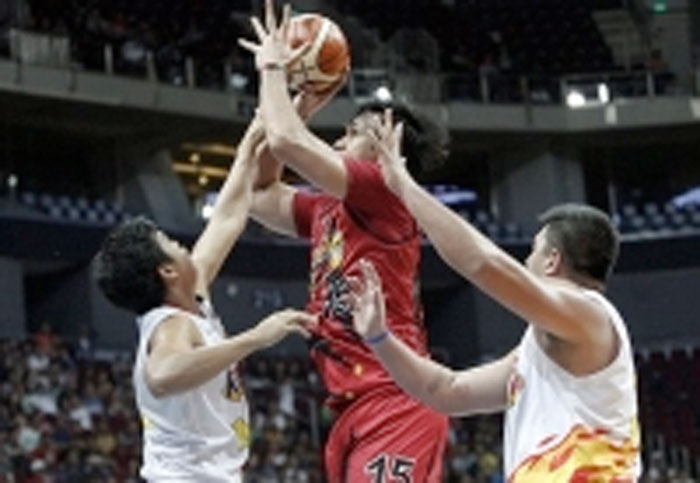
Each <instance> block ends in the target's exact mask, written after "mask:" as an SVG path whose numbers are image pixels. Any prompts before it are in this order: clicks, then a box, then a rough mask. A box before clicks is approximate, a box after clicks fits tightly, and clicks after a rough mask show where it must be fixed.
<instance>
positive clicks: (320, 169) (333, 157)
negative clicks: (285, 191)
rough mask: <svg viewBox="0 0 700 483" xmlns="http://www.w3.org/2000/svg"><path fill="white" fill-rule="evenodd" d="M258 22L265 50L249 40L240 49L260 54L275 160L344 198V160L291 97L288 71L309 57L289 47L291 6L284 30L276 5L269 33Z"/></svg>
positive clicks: (263, 104) (268, 12)
mask: <svg viewBox="0 0 700 483" xmlns="http://www.w3.org/2000/svg"><path fill="white" fill-rule="evenodd" d="M252 22H253V28H254V29H255V31H256V33H257V36H258V40H259V41H260V44H254V43H252V42H250V41H247V40H241V41H240V43H241V45H242V46H243V47H244V48H246V49H248V50H250V51H251V52H253V53H255V63H256V67H257V69H258V71H259V72H260V110H261V112H262V115H263V117H264V119H265V132H266V138H267V142H268V143H269V145H270V149H271V151H272V154H273V155H274V156H275V157H276V158H277V159H279V160H280V161H282V162H283V163H285V164H286V165H287V166H289V167H291V168H292V169H294V170H295V171H296V172H297V173H298V174H299V175H301V176H302V177H304V178H305V179H306V180H307V181H309V182H310V183H312V184H313V185H315V186H317V187H319V188H320V189H322V190H324V191H326V192H327V193H329V194H331V195H333V196H336V197H338V198H343V197H344V196H345V192H346V189H347V172H346V170H345V165H344V163H343V161H342V158H341V156H340V155H339V153H338V152H336V151H335V150H334V149H333V148H332V147H331V146H329V145H328V144H327V143H326V142H325V141H323V140H322V139H320V138H318V137H317V136H315V135H314V134H313V133H312V132H311V131H310V130H309V129H308V128H307V126H306V125H305V124H304V121H303V119H302V118H301V117H300V116H299V114H298V113H297V111H296V110H295V108H294V104H293V102H292V99H291V98H290V95H289V88H288V85H287V76H286V73H285V66H286V65H287V64H288V63H290V62H291V61H292V60H293V59H294V58H295V56H298V55H300V54H301V53H303V50H301V49H298V50H297V51H295V52H290V51H289V49H288V47H287V45H286V42H285V38H286V30H287V28H288V25H289V6H288V5H286V6H285V8H284V14H283V18H282V22H281V23H280V24H279V26H278V25H277V20H276V18H275V13H274V7H273V2H272V0H266V2H265V27H263V26H262V24H261V22H260V21H259V20H258V19H257V18H253V21H252ZM341 86H342V83H339V84H338V85H337V86H335V88H334V89H332V90H331V91H330V92H329V93H327V94H325V96H326V100H328V99H329V98H330V97H331V96H333V95H334V94H335V93H336V92H337V91H338V90H339V88H340V87H341Z"/></svg>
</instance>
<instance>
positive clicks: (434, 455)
mask: <svg viewBox="0 0 700 483" xmlns="http://www.w3.org/2000/svg"><path fill="white" fill-rule="evenodd" d="M447 426H448V423H447V417H446V416H445V415H443V414H440V413H438V412H436V411H434V410H433V409H430V408H429V407H427V406H425V405H423V404H421V403H419V402H418V401H416V400H415V399H412V398H411V397H409V396H408V395H406V394H405V393H404V392H402V391H401V390H400V389H397V388H387V389H380V390H377V391H376V392H372V393H371V394H368V395H365V396H363V397H362V398H361V399H359V400H358V401H356V402H355V403H353V404H352V405H351V406H350V407H348V408H347V409H346V410H345V411H343V413H342V414H341V415H340V417H339V418H338V419H337V420H336V421H335V424H334V425H333V428H332V429H331V432H330V434H329V436H328V441H327V442H326V449H325V467H326V476H327V478H328V482H329V483H365V482H367V483H440V482H441V481H442V480H441V478H442V459H443V453H444V451H445V446H446V444H447Z"/></svg>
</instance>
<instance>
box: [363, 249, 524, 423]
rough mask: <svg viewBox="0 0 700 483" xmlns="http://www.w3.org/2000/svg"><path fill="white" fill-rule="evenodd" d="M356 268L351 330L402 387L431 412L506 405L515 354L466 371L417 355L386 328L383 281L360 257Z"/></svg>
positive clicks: (492, 409) (483, 409)
mask: <svg viewBox="0 0 700 483" xmlns="http://www.w3.org/2000/svg"><path fill="white" fill-rule="evenodd" d="M360 268H361V273H362V277H361V279H359V280H356V281H354V283H353V285H354V289H353V295H352V297H353V301H352V306H353V308H354V313H353V315H354V317H353V321H354V324H355V329H356V330H357V332H358V333H359V334H360V335H361V336H362V337H363V338H364V340H365V341H366V342H365V343H366V344H367V345H369V346H370V347H371V348H372V350H373V351H374V353H375V354H376V355H377V357H379V359H380V360H381V361H382V364H383V365H384V367H385V368H386V369H387V371H388V372H389V374H390V375H391V377H393V378H394V380H395V381H396V382H397V383H398V384H399V386H401V388H402V389H403V390H404V391H406V392H407V393H409V394H410V395H411V396H413V397H415V398H416V399H418V400H420V401H421V402H423V403H424V404H427V405H429V406H431V407H432V408H434V409H435V410H437V411H440V412H442V413H445V414H450V415H454V416H466V415H470V414H476V413H488V412H496V411H500V410H502V409H504V408H505V406H506V400H507V384H508V378H509V377H510V374H511V372H512V370H513V367H514V364H515V352H511V353H510V354H508V355H507V356H505V357H503V358H501V359H499V360H497V361H495V362H492V363H489V364H484V365H481V366H478V367H475V368H473V369H468V370H464V371H454V370H452V369H450V368H448V367H445V366H443V365H441V364H438V363H437V362H435V361H433V360H430V359H429V358H427V357H423V356H419V355H418V354H416V353H415V352H414V351H413V350H412V349H411V348H410V347H408V346H407V345H406V344H404V343H403V342H402V341H401V340H399V339H398V338H396V337H394V336H393V335H392V334H391V332H389V331H388V329H387V327H386V317H385V307H384V297H383V294H382V288H381V281H380V279H379V276H378V275H377V273H376V271H375V269H374V267H373V266H372V265H371V264H370V263H369V262H367V261H364V260H362V261H361V262H360Z"/></svg>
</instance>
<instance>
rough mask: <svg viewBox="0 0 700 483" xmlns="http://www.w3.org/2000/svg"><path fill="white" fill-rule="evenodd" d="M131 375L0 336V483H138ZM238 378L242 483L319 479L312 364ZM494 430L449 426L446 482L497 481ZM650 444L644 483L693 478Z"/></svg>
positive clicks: (38, 337)
mask: <svg viewBox="0 0 700 483" xmlns="http://www.w3.org/2000/svg"><path fill="white" fill-rule="evenodd" d="M131 370H132V358H131V355H130V354H125V353H104V352H100V351H95V350H94V348H93V347H92V344H91V338H90V333H89V331H88V330H83V331H82V335H81V336H79V337H78V338H76V339H75V340H73V341H72V342H71V343H67V342H66V341H64V340H63V339H62V338H61V337H59V336H57V335H56V334H55V333H54V332H53V331H52V330H51V326H50V325H49V324H44V325H42V327H41V328H40V329H39V330H38V331H37V332H36V333H35V334H34V335H33V336H32V337H30V338H27V339H25V340H7V339H0V483H63V482H65V483H83V482H85V483H88V482H95V483H97V482H100V483H109V482H120V483H121V482H123V483H128V482H140V481H141V480H140V479H139V477H138V470H139V466H140V462H141V435H140V431H141V427H140V421H139V418H138V415H137V412H136V408H135V405H134V394H133V390H132V383H131ZM243 374H244V378H245V384H246V391H247V394H248V396H249V401H250V421H251V430H252V445H251V450H250V458H249V461H248V464H247V466H246V471H245V474H246V478H245V480H246V482H247V483H278V482H279V483H288V482H289V483H321V482H323V476H322V474H323V472H322V457H321V455H322V450H321V448H322V446H323V441H324V438H325V435H326V434H327V432H328V430H329V428H330V426H331V424H332V422H333V415H332V414H331V412H330V411H329V410H328V409H327V408H326V407H325V406H324V405H323V399H324V397H325V393H324V390H323V387H322V384H321V382H320V380H319V378H318V375H317V373H316V372H315V370H314V369H313V366H312V363H311V362H310V360H309V359H307V358H304V357H280V356H277V355H272V354H266V353H263V354H261V355H256V356H254V357H251V358H250V359H248V360H246V361H245V362H244V364H243ZM642 425H643V427H644V422H642ZM501 428H502V418H501V417H500V416H492V417H473V418H464V419H452V420H451V425H450V431H449V441H448V450H447V454H446V455H445V465H444V478H443V481H445V482H447V483H502V482H503V481H504V478H503V475H502V473H501V467H502V460H501ZM647 439H648V438H647ZM649 446H650V448H648V449H649V450H650V451H647V453H646V454H647V455H648V458H647V460H646V461H645V462H644V463H645V479H644V480H643V481H645V482H654V483H692V482H693V481H694V479H693V478H692V477H690V476H688V473H687V472H683V471H678V470H676V469H674V468H673V466H672V465H670V464H669V458H668V457H667V455H666V453H667V452H668V451H661V450H659V448H658V445H657V444H649ZM651 446H654V447H655V449H654V448H651ZM671 459H672V458H671Z"/></svg>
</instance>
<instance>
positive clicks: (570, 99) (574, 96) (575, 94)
mask: <svg viewBox="0 0 700 483" xmlns="http://www.w3.org/2000/svg"><path fill="white" fill-rule="evenodd" d="M566 105H567V106H569V107H570V108H572V109H576V108H579V107H583V106H585V105H586V96H584V95H583V92H581V91H579V90H578V89H571V90H569V93H568V94H566Z"/></svg>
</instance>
